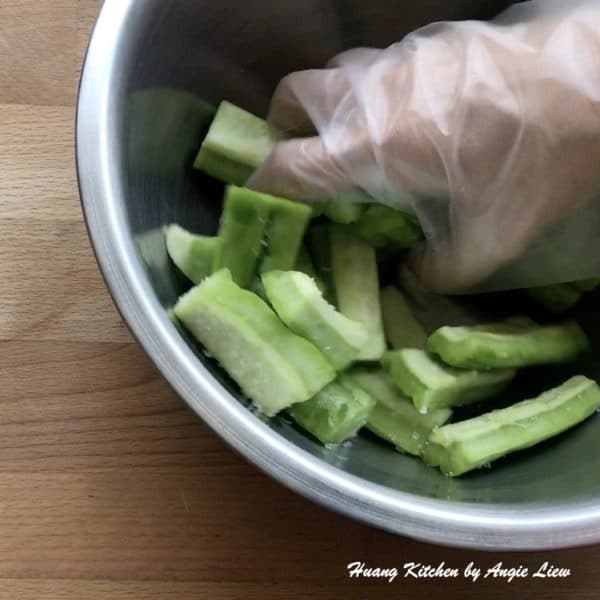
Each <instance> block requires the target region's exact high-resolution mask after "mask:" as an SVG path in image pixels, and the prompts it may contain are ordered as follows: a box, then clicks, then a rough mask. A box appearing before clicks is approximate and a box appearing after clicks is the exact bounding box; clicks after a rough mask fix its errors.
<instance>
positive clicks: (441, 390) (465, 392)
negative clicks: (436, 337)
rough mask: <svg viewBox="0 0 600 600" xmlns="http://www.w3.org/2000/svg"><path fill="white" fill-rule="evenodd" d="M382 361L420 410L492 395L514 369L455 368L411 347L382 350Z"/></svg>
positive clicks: (496, 392)
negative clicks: (481, 369) (383, 352)
mask: <svg viewBox="0 0 600 600" xmlns="http://www.w3.org/2000/svg"><path fill="white" fill-rule="evenodd" d="M382 364H383V366H384V368H385V369H386V371H387V372H388V373H389V374H390V375H391V377H392V379H393V380H394V382H395V383H396V385H397V386H398V387H399V388H400V389H401V390H402V391H403V392H404V393H405V394H406V395H408V396H410V397H411V398H412V401H413V403H414V405H415V406H416V407H417V409H419V411H420V412H422V413H427V412H430V411H432V410H435V409H438V408H451V407H454V406H463V405H465V404H471V403H473V402H477V401H479V400H484V399H487V398H490V397H492V396H495V395H496V394H498V393H499V392H500V391H501V390H502V389H504V387H505V386H506V385H507V384H508V382H509V381H510V380H511V379H512V378H513V377H514V375H515V371H514V369H498V370H494V371H477V370H465V369H456V368H454V367H449V366H447V365H444V364H443V363H442V362H440V361H438V360H436V359H435V358H434V357H432V356H430V355H429V354H427V353H426V352H424V351H422V350H417V349H412V348H407V349H403V350H395V351H392V352H386V354H384V356H383V358H382Z"/></svg>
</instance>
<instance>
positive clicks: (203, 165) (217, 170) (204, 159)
mask: <svg viewBox="0 0 600 600" xmlns="http://www.w3.org/2000/svg"><path fill="white" fill-rule="evenodd" d="M194 168H195V169H197V170H198V171H202V172H203V173H206V174H207V175H210V176H211V177H214V178H215V179H218V180H219V181H222V182H223V183H232V184H234V185H244V184H245V183H246V181H248V179H249V178H250V175H252V173H253V172H254V167H249V166H248V165H245V164H242V163H237V162H235V161H233V160H230V159H228V158H227V157H225V156H221V155H220V154H217V153H215V152H212V151H211V150H209V149H208V148H204V147H202V148H201V149H200V152H199V153H198V156H197V157H196V161H195V162H194Z"/></svg>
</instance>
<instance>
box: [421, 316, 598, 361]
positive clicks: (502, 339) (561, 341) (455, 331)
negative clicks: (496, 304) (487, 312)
mask: <svg viewBox="0 0 600 600" xmlns="http://www.w3.org/2000/svg"><path fill="white" fill-rule="evenodd" d="M427 349H428V350H429V351H430V352H433V353H434V354H437V355H438V356H439V357H440V358H441V359H442V360H443V361H444V362H445V363H447V364H449V365H452V366H454V367H460V368H463V369H498V368H517V367H527V366H531V365H543V364H551V363H561V362H566V361H569V360H573V359H574V358H576V357H577V356H578V355H579V354H581V353H582V352H584V351H585V350H587V349H589V340H588V338H587V336H586V335H585V333H584V332H583V330H582V329H581V327H580V326H579V324H578V323H576V322H575V321H568V322H566V323H563V324H559V325H544V326H542V325H537V324H536V323H534V322H533V321H529V320H527V321H525V322H515V321H509V322H503V323H492V324H489V325H476V326H471V327H442V328H441V329H438V330H437V331H435V332H434V333H433V334H432V335H431V336H430V337H429V340H428V341H427Z"/></svg>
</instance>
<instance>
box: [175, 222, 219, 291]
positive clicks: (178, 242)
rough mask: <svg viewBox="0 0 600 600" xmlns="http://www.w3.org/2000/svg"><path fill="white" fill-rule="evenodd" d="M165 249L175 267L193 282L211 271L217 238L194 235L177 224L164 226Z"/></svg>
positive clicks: (200, 279) (201, 278) (198, 280)
mask: <svg viewBox="0 0 600 600" xmlns="http://www.w3.org/2000/svg"><path fill="white" fill-rule="evenodd" d="M165 240H166V244H167V251H168V252H169V256H170V257H171V260H172V261H173V262H174V263H175V265H176V266H177V268H178V269H179V270H180V271H181V272H182V273H183V274H184V275H185V276H186V277H187V278H188V279H189V280H190V281H192V282H193V283H196V284H197V283H200V282H201V281H202V280H203V279H204V278H205V277H208V276H209V275H210V274H211V273H212V267H213V263H214V258H215V253H216V251H217V244H218V243H219V238H217V237H208V236H205V235H194V234H193V233H190V232H189V231H186V230H185V229H183V228H182V227H180V226H179V225H169V226H167V227H166V228H165Z"/></svg>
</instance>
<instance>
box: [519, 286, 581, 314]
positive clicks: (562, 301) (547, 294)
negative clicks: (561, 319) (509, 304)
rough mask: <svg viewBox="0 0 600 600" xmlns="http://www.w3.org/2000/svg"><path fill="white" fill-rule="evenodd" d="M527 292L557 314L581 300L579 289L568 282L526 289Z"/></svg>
mask: <svg viewBox="0 0 600 600" xmlns="http://www.w3.org/2000/svg"><path fill="white" fill-rule="evenodd" d="M527 293H528V294H529V295H530V296H531V297H532V298H533V299H534V300H535V301H536V302H538V303H539V304H541V305H542V306H543V307H544V308H546V309H547V310H548V311H550V312H552V313H555V314H559V313H562V312H565V311H567V310H569V309H570V308H572V307H573V306H575V305H576V304H577V303H578V302H579V301H580V300H581V295H582V293H581V291H580V290H578V289H577V288H575V287H573V286H572V285H570V284H568V283H556V284H553V285H546V286H543V287H536V288H531V289H529V290H527Z"/></svg>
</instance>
